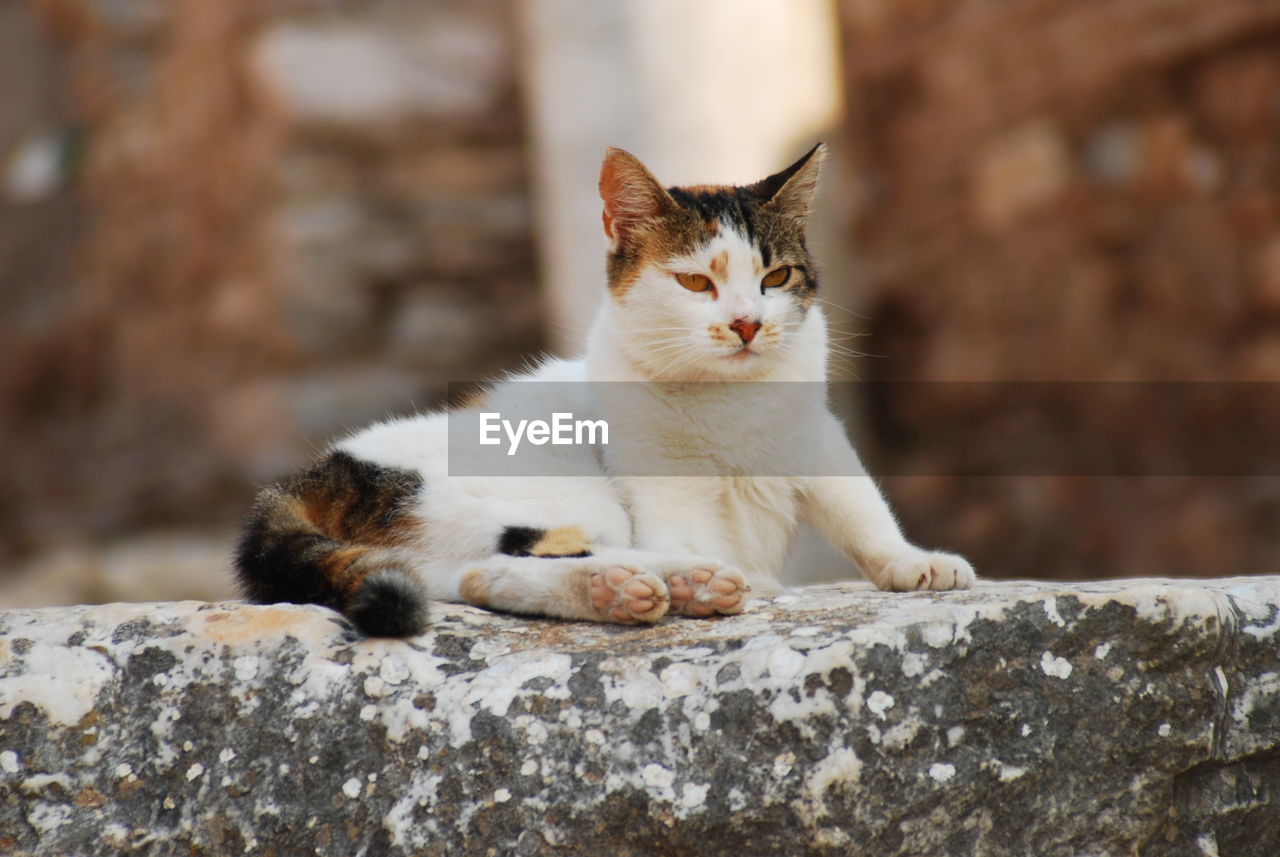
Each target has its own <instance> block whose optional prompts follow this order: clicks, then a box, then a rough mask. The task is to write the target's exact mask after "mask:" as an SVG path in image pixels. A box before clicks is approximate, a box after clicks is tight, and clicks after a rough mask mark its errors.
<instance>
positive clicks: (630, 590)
mask: <svg viewBox="0 0 1280 857" xmlns="http://www.w3.org/2000/svg"><path fill="white" fill-rule="evenodd" d="M587 586H588V588H587V596H588V597H589V598H590V599H591V606H592V608H594V609H595V610H596V612H597V613H599V614H600V617H601V618H602V619H604V620H605V621H609V622H620V623H622V624H623V625H636V624H639V623H642V622H643V623H646V624H648V623H652V622H657V621H658V620H659V619H661V618H662V617H663V616H665V615H666V614H667V608H668V606H669V603H670V602H669V599H668V595H667V586H666V584H665V583H663V582H662V579H661V578H659V577H657V576H656V575H652V574H646V573H645V572H641V571H636V570H634V569H630V568H627V567H626V566H625V565H615V566H610V567H609V568H606V569H603V570H601V571H597V572H595V573H593V574H592V575H591V577H590V580H589V582H588V584H587Z"/></svg>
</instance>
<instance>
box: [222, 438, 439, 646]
mask: <svg viewBox="0 0 1280 857" xmlns="http://www.w3.org/2000/svg"><path fill="white" fill-rule="evenodd" d="M422 486H423V480H422V477H421V476H420V475H419V474H418V473H416V472H414V471H410V470H402V469H399V468H394V467H384V466H381V465H377V464H372V463H370V462H367V461H361V460H359V459H357V458H355V457H354V456H352V455H350V454H348V453H345V452H334V453H331V454H329V455H327V456H325V457H324V458H322V459H321V460H320V461H318V462H316V463H315V464H313V465H312V466H311V467H309V468H307V469H306V470H303V471H302V472H301V473H298V474H296V475H294V476H291V477H289V478H287V479H283V480H281V481H279V482H276V483H274V484H272V485H269V486H267V487H266V488H264V489H263V490H262V492H261V493H260V494H259V495H258V499H257V501H256V502H255V503H254V506H253V509H252V510H251V511H250V513H249V517H248V520H247V521H246V525H245V529H244V533H243V534H242V536H241V539H240V543H239V545H238V546H237V549H236V556H235V566H236V573H237V577H238V578H239V582H240V585H241V588H242V590H243V591H244V593H245V595H246V596H247V597H248V598H250V599H251V600H253V601H256V602H259V603H277V602H281V601H284V602H291V603H296V604H323V605H325V606H328V607H332V608H334V609H336V610H339V611H342V612H343V613H346V614H347V615H348V616H349V617H351V618H352V619H353V620H355V621H356V622H357V624H358V625H359V626H360V629H361V630H362V631H363V632H365V633H366V634H369V635H371V636H410V635H412V634H414V633H419V632H420V630H421V629H422V627H425V617H426V613H425V609H426V608H425V596H423V595H422V594H421V593H420V592H418V587H417V584H416V581H415V580H414V578H413V577H412V576H411V575H410V574H409V573H408V572H407V571H406V570H404V569H403V568H401V567H400V565H399V563H398V562H397V561H396V558H395V555H394V552H393V550H392V549H394V548H396V547H399V546H403V545H406V544H409V543H411V542H412V541H414V540H415V539H416V538H418V536H419V535H420V531H421V524H420V522H418V521H417V520H416V519H415V518H414V517H413V516H412V514H411V512H410V510H411V508H412V504H413V500H414V498H416V497H417V495H418V493H419V492H420V491H421V489H422ZM372 576H377V578H378V581H377V584H376V585H375V586H372V587H366V581H367V580H368V579H369V578H371V577H372ZM366 588H368V589H369V591H368V592H365V591H364V590H365V589H366Z"/></svg>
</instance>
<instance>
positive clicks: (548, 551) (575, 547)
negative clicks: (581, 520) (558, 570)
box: [529, 526, 591, 556]
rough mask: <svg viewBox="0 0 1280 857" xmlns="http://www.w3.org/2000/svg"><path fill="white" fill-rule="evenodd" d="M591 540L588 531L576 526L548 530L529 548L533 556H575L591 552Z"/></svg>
mask: <svg viewBox="0 0 1280 857" xmlns="http://www.w3.org/2000/svg"><path fill="white" fill-rule="evenodd" d="M590 551H591V542H590V541H588V540H587V535H586V533H584V532H582V530H581V528H579V527H576V526H569V527H557V528H556V529H554V530H547V532H546V534H545V535H543V537H542V538H540V539H538V543H537V544H536V545H534V546H533V547H532V548H530V549H529V553H530V554H531V555H532V556H573V555H574V554H580V553H590Z"/></svg>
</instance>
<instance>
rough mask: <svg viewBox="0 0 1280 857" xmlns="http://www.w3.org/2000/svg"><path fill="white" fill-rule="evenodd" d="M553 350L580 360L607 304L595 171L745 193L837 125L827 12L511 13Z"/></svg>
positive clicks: (790, 8)
mask: <svg viewBox="0 0 1280 857" xmlns="http://www.w3.org/2000/svg"><path fill="white" fill-rule="evenodd" d="M515 5H516V8H517V9H518V10H519V12H520V19H521V20H520V28H521V32H522V40H523V61H524V89H525V98H526V111H527V115H528V122H529V129H530V136H531V143H532V153H533V155H532V157H533V169H532V174H533V177H534V183H535V185H534V191H535V197H536V203H535V205H536V228H537V232H538V242H539V248H540V253H541V265H542V278H543V283H544V285H545V289H544V294H545V295H546V300H547V302H548V304H547V309H548V318H549V321H550V323H551V330H550V342H551V345H552V347H553V349H555V350H556V351H558V352H561V353H577V352H578V351H579V350H580V345H581V343H582V342H583V340H584V338H585V334H586V328H587V326H588V325H589V324H590V322H591V318H592V316H593V315H594V313H595V309H596V307H597V305H598V304H599V301H600V300H601V299H602V297H603V295H604V288H605V279H604V236H603V233H602V231H601V225H600V200H599V196H598V194H597V191H596V182H597V178H598V173H599V167H600V160H601V157H602V156H603V154H604V150H605V148H606V147H608V146H621V147H622V148H624V149H627V150H629V151H631V152H633V153H634V154H635V155H637V156H638V157H639V158H640V159H641V160H643V161H644V162H645V163H646V164H648V165H649V167H650V169H652V170H653V172H654V174H655V175H657V176H658V178H659V179H660V180H661V181H663V182H664V183H666V184H690V183H696V184H705V183H729V184H740V183H746V182H752V181H755V180H757V179H760V178H763V177H764V176H766V175H768V174H769V173H772V172H775V171H777V170H779V169H781V168H782V167H784V166H786V165H787V164H789V163H790V161H791V159H793V158H795V157H798V156H799V155H800V154H802V153H803V151H804V150H805V149H806V148H808V147H809V146H811V145H812V144H813V143H814V142H815V141H816V140H817V139H819V138H820V137H821V136H822V134H823V133H824V132H826V131H828V130H829V129H831V128H832V127H833V126H834V125H835V122H836V119H837V116H838V112H839V106H840V88H839V58H838V45H837V34H836V25H835V13H834V10H833V8H832V0H607V2H602V0H515Z"/></svg>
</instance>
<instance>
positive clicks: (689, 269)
mask: <svg viewBox="0 0 1280 857" xmlns="http://www.w3.org/2000/svg"><path fill="white" fill-rule="evenodd" d="M825 156H826V146H824V145H822V144H819V145H817V146H815V147H814V148H813V149H811V150H810V151H809V153H808V154H806V155H805V156H804V157H803V158H801V159H800V160H798V161H796V162H795V163H794V164H792V165H791V166H789V167H787V168H786V169H785V170H783V171H782V172H780V173H776V174H775V175H772V176H769V177H768V178H766V179H764V180H762V181H759V182H756V183H755V184H752V185H747V186H745V187H730V186H699V187H673V188H663V187H662V185H661V184H659V183H658V181H657V180H656V179H655V178H654V177H653V175H652V174H651V173H650V172H649V171H648V170H647V169H646V168H645V166H644V164H642V163H640V161H639V160H638V159H637V158H636V157H635V156H634V155H631V154H629V153H628V152H624V151H622V150H621V149H610V150H609V151H608V153H607V154H606V155H605V159H604V165H603V167H602V169H601V171H600V196H601V198H602V199H603V200H604V232H605V236H606V237H607V238H608V240H609V251H608V273H609V293H610V297H611V299H612V301H613V304H614V312H613V313H612V316H613V321H614V327H615V334H616V335H617V336H618V337H619V338H620V340H621V341H620V343H619V344H620V345H622V347H623V348H624V349H625V350H626V352H627V355H628V357H629V358H630V359H631V360H632V362H634V363H635V364H636V365H637V366H638V367H639V368H640V369H641V370H642V371H643V372H644V373H645V374H646V375H648V376H649V377H652V378H656V379H661V380H727V379H758V378H763V377H767V376H768V375H769V374H770V372H771V371H772V369H773V367H775V366H777V365H779V363H780V361H782V360H784V359H785V358H787V356H788V354H789V352H790V351H791V350H792V349H794V348H795V347H796V346H797V344H798V343H797V338H798V337H800V336H801V335H802V333H801V326H802V324H803V323H804V321H805V319H806V317H807V315H808V314H809V312H810V307H811V305H812V304H813V301H814V297H815V293H816V291H817V288H818V280H817V270H816V268H815V266H814V263H813V260H812V259H811V258H810V256H809V252H808V249H807V248H806V246H805V235H804V233H805V225H806V222H807V220H808V216H809V209H810V206H811V204H812V202H813V196H814V190H815V188H816V186H817V180H818V172H819V169H820V168H821V165H822V161H823V159H824V157H825Z"/></svg>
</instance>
